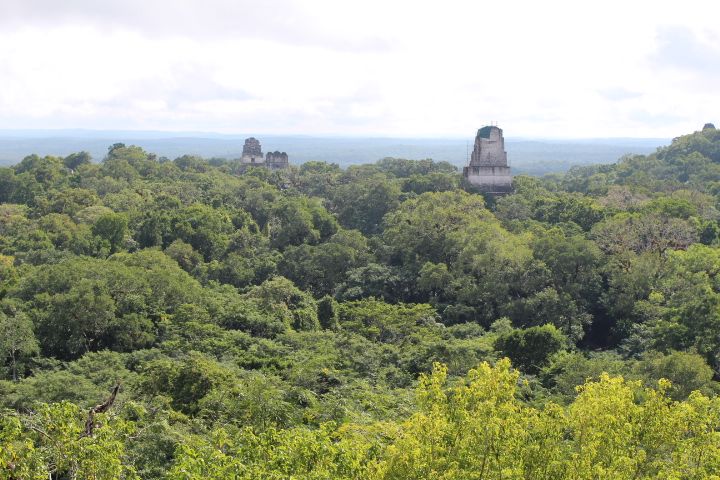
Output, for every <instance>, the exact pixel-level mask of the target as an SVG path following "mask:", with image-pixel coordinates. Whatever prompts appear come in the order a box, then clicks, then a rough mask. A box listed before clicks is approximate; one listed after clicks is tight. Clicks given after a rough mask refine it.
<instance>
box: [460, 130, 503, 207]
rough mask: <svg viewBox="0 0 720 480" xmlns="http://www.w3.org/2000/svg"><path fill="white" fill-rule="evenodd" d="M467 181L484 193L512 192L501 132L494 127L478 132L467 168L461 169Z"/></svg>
mask: <svg viewBox="0 0 720 480" xmlns="http://www.w3.org/2000/svg"><path fill="white" fill-rule="evenodd" d="M463 175H464V176H465V178H466V179H467V181H468V182H469V183H470V184H472V185H474V186H476V187H478V188H479V189H480V191H482V192H486V193H508V192H510V191H512V175H511V174H510V167H509V166H508V163H507V152H506V151H505V139H504V138H503V131H502V129H501V128H498V127H496V126H486V127H482V128H481V129H480V130H478V132H477V135H476V136H475V147H474V148H473V152H472V157H471V158H470V163H469V164H468V166H467V167H465V168H463Z"/></svg>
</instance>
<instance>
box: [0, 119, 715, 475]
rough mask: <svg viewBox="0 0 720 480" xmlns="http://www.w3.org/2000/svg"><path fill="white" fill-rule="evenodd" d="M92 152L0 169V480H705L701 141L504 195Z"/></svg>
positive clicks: (709, 302)
mask: <svg viewBox="0 0 720 480" xmlns="http://www.w3.org/2000/svg"><path fill="white" fill-rule="evenodd" d="M94 160H96V161H93V159H91V158H90V156H89V155H88V154H86V153H83V152H80V153H76V154H72V155H69V156H67V157H64V158H59V157H51V156H45V157H41V156H38V155H30V156H28V157H26V158H25V159H24V160H22V161H21V162H20V163H18V164H17V165H15V166H13V167H9V168H0V202H1V203H0V360H2V363H0V378H1V380H0V478H1V479H23V480H24V479H38V480H40V479H43V480H47V479H55V480H59V479H94V480H100V479H135V478H143V479H208V480H213V479H218V480H220V479H248V480H249V479H270V480H272V479H303V480H335V479H358V480H359V479H388V480H390V479H398V480H399V479H408V480H411V479H443V480H451V479H456V480H470V479H476V480H477V479H547V480H558V479H628V480H629V479H650V478H659V479H687V480H691V479H702V478H714V479H718V478H720V397H718V393H719V392H720V383H718V379H719V378H720V130H716V129H715V128H712V127H710V126H708V127H707V128H705V129H704V130H702V131H699V132H695V133H693V134H690V135H685V136H682V137H678V138H676V139H675V140H674V141H673V142H672V144H671V145H670V146H668V147H665V148H661V149H658V151H657V152H656V153H653V154H650V155H646V156H645V155H640V156H627V157H624V158H622V159H620V160H619V161H618V162H617V163H615V164H609V165H596V166H584V167H578V168H573V169H571V170H570V171H569V172H567V173H565V174H557V175H551V176H545V177H541V178H533V177H528V176H517V177H515V179H514V189H515V191H514V193H513V194H512V195H507V196H503V197H499V198H491V197H487V198H485V197H484V196H483V195H481V194H479V193H477V192H473V191H471V189H469V188H467V187H466V186H465V185H464V184H463V182H462V176H461V175H460V173H459V172H458V171H457V169H456V168H455V167H454V166H452V165H450V164H448V163H444V162H433V161H430V160H422V161H418V160H403V159H395V158H386V159H383V160H380V161H378V162H377V163H374V164H368V165H361V166H350V167H347V168H345V169H341V168H340V167H338V166H337V165H335V164H330V163H320V162H308V163H304V164H302V165H301V166H299V167H297V166H293V167H291V168H289V169H287V170H281V171H270V170H266V169H263V168H258V169H252V170H249V171H246V172H241V171H240V170H241V169H240V165H239V163H237V162H233V161H225V160H210V161H206V160H204V159H202V158H199V157H194V156H182V157H180V158H177V159H175V160H168V159H165V158H157V157H156V156H155V155H153V154H152V153H148V152H145V151H143V150H142V149H141V148H139V147H134V146H130V145H127V146H126V145H123V144H115V145H112V146H111V147H110V148H109V149H108V152H107V155H106V156H105V158H98V159H94ZM117 386H119V387H117Z"/></svg>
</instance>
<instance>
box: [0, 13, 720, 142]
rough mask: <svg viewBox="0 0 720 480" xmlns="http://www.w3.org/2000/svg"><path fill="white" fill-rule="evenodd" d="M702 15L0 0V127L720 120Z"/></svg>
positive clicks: (716, 47)
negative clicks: (0, 86)
mask: <svg viewBox="0 0 720 480" xmlns="http://www.w3.org/2000/svg"><path fill="white" fill-rule="evenodd" d="M718 10H720V7H714V6H708V5H707V4H705V5H703V4H700V3H698V4H697V5H694V4H693V2H691V3H690V4H689V5H684V6H683V7H682V8H680V7H679V6H678V4H677V3H670V2H665V1H661V2H646V1H641V2H633V3H620V2H618V1H610V2H603V3H602V4H594V5H589V4H584V3H582V4H581V2H560V1H557V2H553V1H551V2H543V3H542V4H537V3H535V2H529V1H522V2H521V1H517V2H465V1H448V2H446V3H444V4H443V5H442V7H441V6H440V4H439V3H437V2H428V1H415V2H408V1H404V0H403V1H395V2H381V1H378V0H366V1H363V2H357V1H351V2H331V1H306V2H295V1H290V0H278V1H266V2H263V3H262V4H260V3H257V2H248V1H230V0H206V1H203V2H197V1H190V0H185V1H175V2H171V1H167V0H156V1H144V2H143V1H141V0H125V1H123V2H119V1H114V0H112V1H104V2H97V1H93V0H66V1H63V2H55V1H51V0H0V60H2V61H1V62H0V85H2V88H0V129H59V128H67V129H98V130H157V131H192V132H218V133H225V134H239V133H244V132H256V133H258V134H266V135H310V136H318V135H319V136H322V135H339V136H343V135H344V136H384V137H460V136H467V135H468V134H470V133H472V132H474V130H475V129H477V128H478V127H479V126H482V125H484V124H487V123H489V122H497V123H499V124H500V126H501V127H503V128H504V129H505V132H506V135H508V136H512V137H528V138H539V137H546V138H600V137H605V138H608V137H653V138H663V137H673V136H677V135H679V134H682V133H689V132H691V131H694V130H698V129H699V128H700V127H702V125H703V123H705V122H714V121H717V122H720V117H718V118H716V117H714V115H717V113H718V112H720V95H717V94H718V93H720V26H718V25H717V22H716V21H715V17H716V15H714V13H717V11H718Z"/></svg>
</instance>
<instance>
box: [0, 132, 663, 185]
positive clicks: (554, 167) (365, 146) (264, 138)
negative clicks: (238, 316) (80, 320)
mask: <svg viewBox="0 0 720 480" xmlns="http://www.w3.org/2000/svg"><path fill="white" fill-rule="evenodd" d="M248 136H250V134H243V135H222V134H214V133H203V132H153V131H93V130H4V131H3V130H0V165H9V164H15V163H17V162H19V161H20V160H21V159H22V158H23V157H25V156H26V155H28V154H31V153H37V154H38V155H59V156H65V155H68V154H70V153H74V152H78V151H82V150H85V151H88V152H90V154H91V155H92V156H93V158H94V159H95V160H101V159H102V158H103V157H104V156H105V153H106V152H107V148H108V146H109V145H111V144H113V143H117V142H123V143H125V144H127V145H139V146H141V147H143V148H144V149H145V150H147V151H149V152H153V153H156V154H157V155H159V156H165V157H168V158H171V159H172V158H177V157H179V156H181V155H185V154H191V155H199V156H202V157H204V158H212V157H222V158H239V157H240V154H241V152H242V145H243V141H244V139H245V138H246V137H248ZM255 136H257V137H258V138H259V139H260V141H261V142H262V145H263V149H264V151H270V150H280V151H286V152H287V153H288V154H289V155H290V161H291V163H296V164H298V163H304V162H306V161H309V160H320V161H325V162H331V163H337V164H339V165H340V166H347V165H350V164H360V163H371V162H375V161H377V160H379V159H381V158H384V157H397V158H408V159H424V158H432V159H433V160H438V161H442V160H444V161H448V162H450V163H452V164H454V165H457V166H458V167H461V166H463V165H464V164H465V163H466V158H467V149H468V143H467V142H468V141H469V140H470V139H471V138H470V136H469V137H468V140H466V139H457V138H455V139H447V138H446V139H443V138H431V139H427V138H361V137H310V136H273V135H257V134H256V135H255ZM669 141H670V140H669V139H658V138H652V139H647V138H614V139H612V138H611V139H582V140H562V139H547V140H542V139H540V140H537V139H533V140H529V139H520V138H515V139H514V138H508V139H507V140H506V144H505V146H506V150H507V152H508V157H509V161H510V163H511V165H512V167H513V170H514V173H528V174H533V175H541V174H544V173H550V172H563V171H566V170H567V169H569V168H570V167H571V166H573V165H590V164H597V163H612V162H615V161H617V160H618V158H620V157H621V156H623V155H625V154H628V153H634V154H647V153H651V152H654V151H655V150H656V149H657V147H660V146H663V145H666V144H668V143H669ZM471 147H472V145H470V148H471Z"/></svg>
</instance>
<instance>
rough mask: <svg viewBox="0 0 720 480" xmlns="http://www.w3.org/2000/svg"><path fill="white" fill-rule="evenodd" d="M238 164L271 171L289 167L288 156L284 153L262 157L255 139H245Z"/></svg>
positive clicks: (276, 152)
mask: <svg viewBox="0 0 720 480" xmlns="http://www.w3.org/2000/svg"><path fill="white" fill-rule="evenodd" d="M240 162H241V163H243V164H246V165H257V166H262V167H267V168H272V169H279V168H287V167H288V165H290V163H289V161H288V154H287V153H285V152H278V151H275V152H268V154H267V156H263V153H262V147H261V146H260V141H259V140H258V139H257V138H255V137H250V138H247V139H245V145H243V151H242V157H240Z"/></svg>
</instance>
